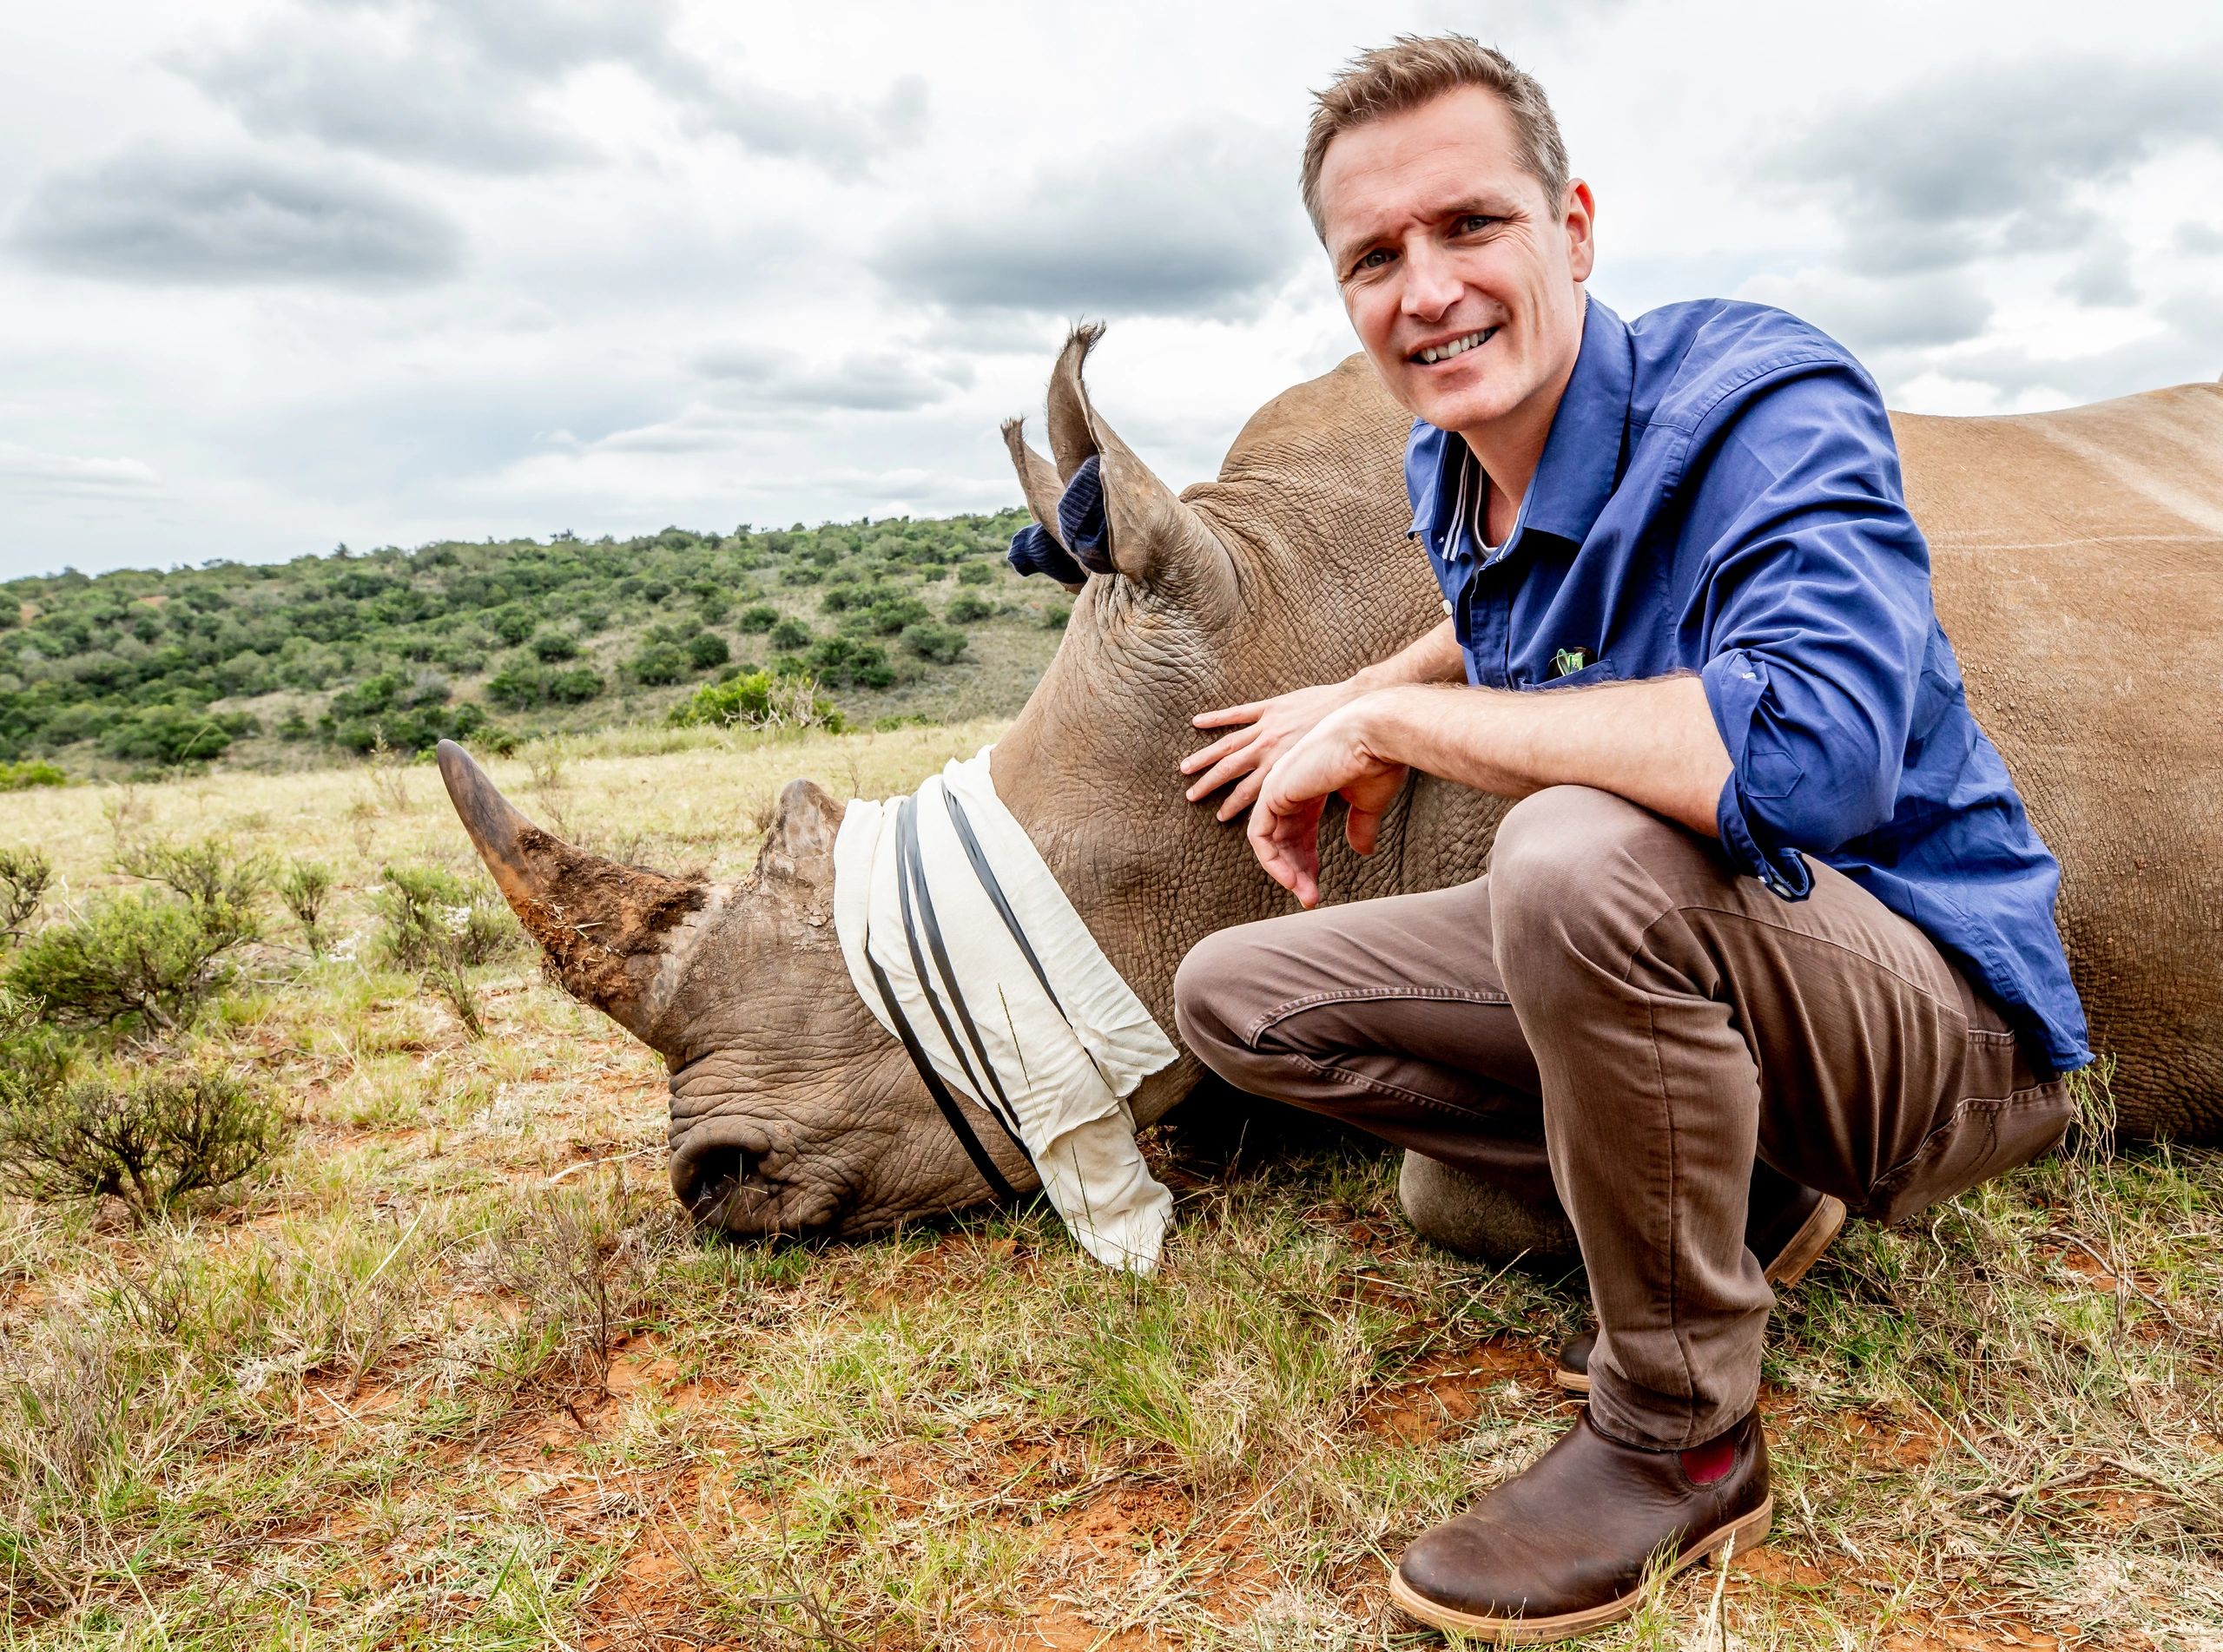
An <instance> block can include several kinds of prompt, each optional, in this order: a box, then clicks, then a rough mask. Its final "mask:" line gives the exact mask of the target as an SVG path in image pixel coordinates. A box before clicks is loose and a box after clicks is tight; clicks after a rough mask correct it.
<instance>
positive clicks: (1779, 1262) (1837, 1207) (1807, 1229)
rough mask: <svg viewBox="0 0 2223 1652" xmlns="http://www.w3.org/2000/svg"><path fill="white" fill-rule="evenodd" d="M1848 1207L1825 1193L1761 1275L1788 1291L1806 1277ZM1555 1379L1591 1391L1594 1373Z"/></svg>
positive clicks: (1576, 1390) (1560, 1372)
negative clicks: (1591, 1378)
mask: <svg viewBox="0 0 2223 1652" xmlns="http://www.w3.org/2000/svg"><path fill="white" fill-rule="evenodd" d="M1844 1219H1845V1208H1844V1201H1843V1200H1842V1199H1832V1198H1831V1196H1830V1195H1828V1194H1826V1193H1825V1194H1824V1195H1822V1202H1821V1203H1819V1204H1817V1205H1816V1206H1815V1207H1814V1208H1813V1209H1812V1211H1811V1212H1810V1213H1809V1214H1807V1217H1806V1220H1805V1221H1804V1222H1801V1223H1800V1224H1799V1227H1798V1232H1797V1233H1795V1234H1791V1241H1790V1242H1789V1243H1788V1244H1786V1245H1785V1246H1784V1247H1783V1248H1782V1249H1781V1250H1779V1251H1778V1252H1777V1253H1776V1257H1775V1260H1773V1261H1771V1262H1770V1263H1769V1264H1768V1265H1767V1267H1766V1269H1765V1271H1764V1272H1763V1273H1762V1274H1761V1275H1760V1277H1761V1278H1763V1279H1765V1280H1767V1282H1768V1283H1769V1284H1770V1285H1772V1286H1774V1287H1776V1288H1777V1289H1778V1290H1783V1291H1787V1290H1789V1289H1790V1288H1791V1287H1792V1286H1794V1285H1796V1284H1798V1281H1799V1280H1803V1279H1804V1278H1805V1277H1806V1271H1807V1269H1809V1268H1811V1267H1813V1266H1814V1264H1815V1263H1816V1262H1818V1261H1819V1260H1822V1253H1823V1252H1824V1251H1825V1250H1827V1249H1829V1247H1831V1245H1833V1244H1835V1243H1836V1242H1837V1235H1838V1234H1841V1233H1843V1232H1844ZM1552 1380H1553V1382H1555V1383H1557V1384H1559V1385H1560V1387H1562V1388H1564V1389H1566V1390H1567V1392H1569V1393H1571V1394H1586V1393H1588V1392H1590V1373H1589V1372H1586V1371H1568V1370H1566V1369H1565V1368H1563V1367H1562V1368H1559V1369H1555V1370H1553V1372H1552Z"/></svg>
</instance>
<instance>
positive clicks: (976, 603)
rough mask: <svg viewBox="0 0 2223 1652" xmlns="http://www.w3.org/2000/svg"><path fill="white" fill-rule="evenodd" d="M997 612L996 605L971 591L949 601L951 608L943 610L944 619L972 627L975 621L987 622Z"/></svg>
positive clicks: (960, 593)
mask: <svg viewBox="0 0 2223 1652" xmlns="http://www.w3.org/2000/svg"><path fill="white" fill-rule="evenodd" d="M995 611H996V605H995V604H994V603H993V602H989V601H987V600H986V598H985V597H980V596H973V593H972V592H970V591H960V592H958V594H957V595H956V596H953V597H951V598H950V599H949V606H948V607H947V608H946V609H942V617H943V618H944V619H946V620H947V621H949V622H951V623H953V624H955V625H970V624H972V623H973V621H975V620H985V619H986V618H987V617H988V616H989V615H992V614H993V613H994V612H995Z"/></svg>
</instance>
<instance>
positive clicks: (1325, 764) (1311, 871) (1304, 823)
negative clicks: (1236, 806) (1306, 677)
mask: <svg viewBox="0 0 2223 1652" xmlns="http://www.w3.org/2000/svg"><path fill="white" fill-rule="evenodd" d="M1368 706H1369V701H1368V700H1367V699H1363V698H1362V699H1360V700H1357V701H1354V702H1352V703H1350V704H1349V705H1346V706H1343V707H1341V708H1338V709H1336V710H1335V711H1332V712H1330V713H1329V714H1328V715H1326V716H1324V717H1323V718H1321V719H1320V720H1319V721H1318V722H1316V724H1315V725H1314V726H1313V727H1312V728H1311V730H1310V731H1309V733H1307V734H1303V735H1302V736H1301V737H1299V738H1298V739H1297V740H1296V741H1295V742H1294V743H1293V744H1291V745H1290V747H1289V748H1288V750H1287V751H1286V752H1284V753H1283V754H1282V756H1281V758H1280V759H1279V760H1277V761H1276V762H1275V763H1274V764H1273V765H1272V766H1271V767H1270V768H1269V769H1267V770H1266V771H1265V772H1264V773H1263V775H1261V776H1259V777H1258V780H1259V781H1260V784H1259V785H1257V787H1255V788H1254V789H1256V790H1257V807H1255V808H1253V809H1252V810H1251V811H1250V852H1252V853H1253V854H1255V855H1257V857H1258V864H1259V865H1262V866H1263V867H1264V868H1265V869H1266V875H1267V876H1268V877H1270V878H1271V879H1273V880H1274V881H1275V882H1276V883H1277V884H1279V885H1281V886H1282V887H1283V888H1284V889H1286V890H1288V891H1289V892H1290V893H1291V894H1293V895H1295V896H1296V898H1297V899H1298V901H1299V902H1301V903H1302V904H1303V905H1306V906H1317V905H1319V904H1320V815H1321V812H1322V811H1323V809H1324V808H1326V806H1327V803H1328V800H1329V798H1331V797H1335V796H1338V795H1340V796H1341V797H1342V800H1343V801H1344V802H1345V803H1347V804H1349V806H1350V814H1349V819H1347V820H1346V821H1345V822H1344V826H1343V835H1344V837H1345V838H1346V839H1348V840H1349V843H1350V846H1351V847H1352V848H1353V849H1354V850H1356V851H1357V852H1359V853H1360V854H1362V855H1370V854H1372V853H1373V852H1374V844H1375V838H1376V836H1377V835H1378V834H1379V833H1380V832H1381V829H1382V813H1383V811H1384V810H1386V809H1388V808H1389V805H1390V804H1391V803H1392V802H1393V801H1394V800H1395V799H1396V796H1397V793H1398V792H1399V790H1400V789H1402V787H1403V786H1404V784H1405V765H1404V764H1402V763H1399V762H1394V761H1392V760H1389V759H1387V758H1385V757H1382V755H1380V754H1378V753H1376V752H1375V750H1374V749H1373V747H1372V746H1371V744H1370V742H1369V731H1368V718H1367V714H1366V713H1367V708H1368ZM1222 818H1223V819H1224V818H1225V817H1224V815H1223V816H1222Z"/></svg>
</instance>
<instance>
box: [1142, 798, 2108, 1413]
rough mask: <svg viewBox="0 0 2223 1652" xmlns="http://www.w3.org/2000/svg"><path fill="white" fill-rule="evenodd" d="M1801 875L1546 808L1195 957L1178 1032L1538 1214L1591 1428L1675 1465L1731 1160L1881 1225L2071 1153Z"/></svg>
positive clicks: (1715, 1302)
mask: <svg viewBox="0 0 2223 1652" xmlns="http://www.w3.org/2000/svg"><path fill="white" fill-rule="evenodd" d="M1813 874H1814V888H1813V892H1812V894H1811V895H1810V896H1809V897H1808V898H1806V899H1804V900H1803V901H1796V902H1787V901H1783V900H1779V899H1778V898H1776V897H1775V896H1773V895H1771V894H1770V893H1768V892H1767V891H1766V890H1765V889H1764V888H1763V887H1761V885H1759V883H1758V881H1757V880H1755V879H1750V878H1745V877H1740V876H1738V875H1737V874H1736V872H1734V871H1733V870H1732V867H1731V866H1730V865H1729V863H1728V861H1727V860H1726V859H1725V858H1724V857H1723V856H1722V854H1721V852H1720V850H1719V848H1718V846H1716V845H1715V844H1713V843H1712V842H1710V841H1708V840H1706V839H1701V838H1699V837H1698V836H1697V835H1695V834H1694V833H1690V832H1687V831H1685V830H1684V829H1683V828H1682V827H1680V826H1675V825H1672V824H1671V823H1670V822H1668V821H1666V820H1663V819H1660V818H1659V816H1657V815H1655V814H1652V813H1648V812H1646V810H1644V809H1641V808H1639V807H1638V806H1636V805H1634V804H1633V803H1630V802H1628V801H1626V800H1624V799H1621V798H1619V797H1616V796H1614V795H1613V794H1612V793H1606V792H1600V791H1593V790H1592V789H1591V788H1589V787H1573V786H1563V787H1553V788H1552V789H1551V790H1549V791H1545V792H1540V793H1536V794H1535V795H1534V796H1533V797H1530V798H1527V799H1526V800H1523V801H1521V802H1520V803H1519V804H1517V805H1515V806H1514V808H1513V809H1512V810H1511V811H1509V812H1508V813H1507V815H1506V817H1505V819H1504V822H1503V824H1502V825H1501V826H1500V827H1499V829H1498V835H1497V842H1496V846H1495V847H1494V849H1493V851H1492V852H1491V855H1490V862H1489V870H1488V872H1487V875H1486V876H1484V877H1481V878H1478V879H1475V880H1474V882H1472V883H1468V884H1462V885H1458V886H1457V887H1455V888H1450V889H1441V890H1435V891H1433V892H1429V893H1427V894H1421V895H1400V896H1395V897H1392V898H1387V899H1382V900H1369V901H1361V902H1356V903H1354V904H1353V905H1347V906H1335V907H1323V908H1322V909H1319V910H1317V911H1315V912H1298V913H1294V914H1292V915H1290V916H1288V917H1284V918H1269V919H1267V920H1266V921H1264V922H1263V923H1257V924H1247V925H1242V926H1240V927H1238V928H1236V929H1230V930H1224V931H1220V932H1219V933H1218V934H1216V935H1213V936H1211V937H1210V938H1207V939H1205V940H1204V942H1202V943H1201V944H1198V945H1197V948H1196V949H1195V950H1194V951H1191V953H1190V954H1189V956H1188V958H1186V959H1185V960H1184V962H1183V964H1182V965H1181V971H1180V973H1179V975H1178V976H1177V977H1176V979H1175V983H1174V994H1175V1004H1176V1011H1177V1020H1178V1023H1179V1026H1180V1030H1181V1035H1182V1037H1184V1039H1186V1040H1187V1042H1188V1044H1189V1048H1190V1049H1191V1050H1194V1051H1195V1052H1196V1053H1197V1056H1200V1057H1201V1058H1202V1059H1203V1060H1204V1061H1205V1062H1206V1063H1209V1064H1210V1066H1211V1067H1212V1068H1213V1070H1216V1071H1217V1072H1218V1073H1219V1074H1220V1075H1221V1076H1224V1077H1225V1078H1227V1079H1228V1080H1229V1081H1230V1082H1231V1083H1235V1084H1237V1085H1238V1086H1240V1087H1241V1088H1243V1089H1247V1090H1250V1091H1252V1092H1253V1093H1255V1094H1258V1095H1263V1096H1272V1097H1275V1098H1276V1099H1278V1100H1282V1101H1286V1102H1294V1103H1295V1104H1296V1105H1297V1106H1300V1107H1304V1108H1309V1109H1313V1110H1315V1111H1317V1112H1323V1113H1329V1114H1332V1115H1334V1116H1337V1117H1339V1118H1342V1119H1346V1120H1349V1122H1352V1123H1355V1124H1358V1125H1361V1126H1362V1127H1363V1128H1365V1129H1369V1130H1371V1131H1373V1132H1374V1133H1375V1134H1376V1135H1381V1136H1383V1137H1386V1138H1387V1139H1388V1140H1389V1141H1391V1142H1395V1143H1397V1144H1398V1145H1399V1146H1402V1147H1405V1148H1408V1149H1412V1150H1414V1151H1415V1152H1417V1153H1421V1154H1423V1155H1427V1156H1428V1157H1430V1158H1434V1159H1440V1160H1442V1161H1444V1162H1447V1163H1448V1164H1451V1165H1454V1166H1455V1167H1457V1168H1460V1169H1462V1170H1465V1171H1468V1172H1469V1173H1471V1174H1473V1175H1477V1176H1481V1177H1485V1178H1487V1179H1489V1180H1491V1181H1495V1182H1498V1183H1500V1184H1501V1185H1503V1186H1504V1187H1505V1188H1507V1191H1508V1192H1511V1193H1514V1195H1516V1196H1520V1197H1524V1198H1527V1199H1529V1200H1532V1201H1535V1200H1548V1199H1549V1198H1550V1197H1551V1196H1552V1195H1553V1191H1554V1190H1556V1193H1557V1196H1558V1198H1559V1201H1560V1203H1561V1204H1562V1205H1563V1206H1564V1207H1565V1208H1566V1213H1567V1218H1568V1219H1569V1221H1572V1223H1573V1227H1574V1231H1575V1234H1576V1237H1577V1238H1578V1239H1579V1240H1580V1242H1581V1246H1582V1254H1583V1260H1584V1262H1585V1263H1586V1269H1587V1273H1588V1275H1589V1280H1590V1293H1591V1299H1592V1301H1593V1304H1594V1306H1595V1307H1596V1310H1597V1314H1598V1323H1599V1329H1600V1337H1599V1343H1598V1348H1597V1351H1596V1352H1595V1353H1593V1355H1592V1357H1591V1361H1590V1372H1591V1379H1592V1392H1591V1402H1590V1403H1591V1410H1592V1414H1593V1418H1594V1420H1595V1421H1596V1422H1597V1423H1598V1425H1600V1427H1602V1428H1604V1429H1605V1430H1606V1432H1609V1433H1611V1434H1613V1435H1616V1436H1619V1438H1622V1439H1624V1440H1626V1441H1627V1442H1629V1443H1631V1444H1633V1445H1646V1446H1652V1447H1656V1448H1659V1449H1663V1450H1665V1449H1679V1448H1683V1447H1686V1446H1690V1445H1696V1444H1699V1443H1701V1442H1703V1441H1705V1440H1709V1439H1712V1438H1714V1437H1715V1436H1716V1435H1718V1434H1719V1433H1721V1432H1724V1431H1725V1430H1726V1429H1727V1428H1729V1427H1730V1426H1731V1425H1733V1424H1735V1423H1736V1422H1737V1421H1738V1419H1739V1418H1742V1417H1743V1416H1744V1415H1745V1412H1748V1411H1750V1410H1751V1408H1752V1405H1753V1402H1754V1399H1755V1397H1756V1395H1757V1393H1758V1386H1759V1372H1760V1336H1761V1332H1762V1329H1763V1327H1764V1326H1765V1323H1766V1320H1767V1314H1768V1309H1769V1307H1770V1306H1771V1304H1772V1302H1773V1300H1774V1298H1773V1296H1772V1294H1771V1292H1770V1291H1769V1289H1768V1287H1767V1285H1766V1284H1765V1281H1764V1280H1762V1279H1761V1277H1760V1262H1759V1260H1758V1259H1756V1258H1755V1257H1754V1256H1753V1255H1752V1254H1751V1253H1750V1252H1749V1251H1748V1250H1746V1249H1745V1243H1744V1230H1745V1203H1746V1194H1747V1190H1748V1188H1749V1187H1750V1185H1751V1177H1752V1175H1753V1165H1754V1162H1755V1159H1756V1158H1757V1159H1758V1161H1759V1162H1762V1163H1764V1164H1765V1165H1768V1166H1771V1167H1773V1168H1774V1169H1775V1170H1777V1171H1778V1172H1780V1173H1782V1174H1783V1175H1786V1176H1789V1177H1791V1178H1792V1179H1793V1180H1795V1181H1799V1182H1803V1183H1804V1184H1805V1185H1806V1186H1808V1187H1811V1188H1819V1189H1821V1190H1822V1191H1823V1192H1824V1193H1830V1194H1834V1195H1837V1197H1838V1198H1840V1199H1843V1200H1844V1201H1845V1202H1846V1203H1847V1204H1848V1205H1850V1207H1851V1208H1853V1209H1854V1210H1855V1211H1856V1212H1859V1213H1861V1214H1867V1215H1870V1216H1874V1217H1877V1218H1879V1219H1883V1220H1889V1219H1890V1218H1893V1217H1896V1216H1899V1215H1903V1214H1907V1213H1909V1212H1910V1211H1914V1210H1918V1209H1920V1208H1923V1206H1925V1205H1927V1204H1929V1203H1931V1202H1933V1201H1936V1200H1939V1199H1943V1198H1946V1197H1949V1196H1950V1195H1953V1194H1956V1193H1958V1192H1960V1191H1961V1190H1962V1189H1963V1188H1970V1187H1973V1186H1975V1185H1976V1183H1977V1182H1979V1181H1983V1180H1984V1179H1985V1178H1987V1177H1989V1176H1992V1175H1997V1174H1998V1173H1999V1172H2001V1171H2003V1170H2007V1169H2010V1168H2013V1167H2014V1166H2015V1165H2018V1164H2022V1163H2024V1162H2028V1160H2030V1159H2033V1158H2035V1157H2036V1156H2037V1155H2040V1154H2041V1153H2043V1152H2044V1151H2045V1150H2046V1149H2048V1148H2050V1147H2051V1146H2053V1145H2054V1143H2055V1142H2057V1141H2058V1140H2059V1139H2060V1137H2061V1134H2062V1132H2063V1131H2064V1130H2065V1129H2067V1128H2068V1114H2069V1105H2070V1104H2069V1101H2068V1094H2067V1085H2066V1083H2065V1082H2064V1081H2062V1080H2061V1079H2059V1078H2055V1077H2048V1076H2042V1075H2041V1074H2040V1073H2039V1072H2036V1071H2034V1070H2033V1069H2032V1067H2031V1064H2030V1063H2029V1062H2028V1060H2027V1058H2026V1057H2025V1056H2023V1054H2022V1051H2021V1050H2020V1049H2019V1048H2018V1047H2017V1044H2016V1041H2015V1036H2014V1034H2013V1033H2011V1032H2010V1031H2009V1030H2008V1027H2007V1024H2006V1023H2005V1021H2004V1020H2003V1019H2002V1017H2001V1015H2000V1013H1999V1010H1998V1009H1997V1007H1996V1006H1995V1004H1992V1003H1991V1002H1990V1000H1989V998H1987V997H1985V996H1984V995H1983V994H1982V993H1981V992H1980V991H1977V990H1976V988H1975V987H1974V986H1972V985H1971V984H1970V983H1969V980H1968V979H1967V978H1966V977H1964V976H1963V975H1962V973H1961V972H1960V971H1959V970H1958V969H1956V967H1955V966H1954V965H1953V964H1951V963H1950V962H1949V961H1948V960H1947V959H1946V958H1944V957H1943V956H1942V955H1941V954H1940V953H1939V952H1938V951H1937V949H1936V947H1935V946H1933V945H1932V944H1930V942H1929V938H1927V937H1926V936H1925V935H1923V932H1922V931H1921V930H1920V929H1918V928H1916V926H1915V925H1913V924H1910V923H1909V922H1908V921H1907V920H1906V919H1904V918H1900V917H1898V916H1897V915H1896V913H1894V912H1891V911H1890V909H1889V908H1887V907H1886V906H1884V905H1883V903H1882V902H1880V901H1878V900H1877V898H1875V897H1874V896H1872V895H1870V894H1869V893H1868V892H1866V891H1865V890H1863V889H1862V888H1861V887H1860V886H1859V885H1857V884H1855V883H1853V882H1852V881H1851V880H1850V879H1848V878H1846V877H1844V875H1843V874H1841V873H1839V872H1834V871H1832V870H1831V869H1830V868H1829V867H1826V866H1824V865H1821V864H1819V863H1818V862H1815V863H1813Z"/></svg>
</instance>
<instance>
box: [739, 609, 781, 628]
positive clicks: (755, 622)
mask: <svg viewBox="0 0 2223 1652" xmlns="http://www.w3.org/2000/svg"><path fill="white" fill-rule="evenodd" d="M779 622H780V610H779V609H776V608H774V607H773V606H772V605H771V604H770V603H769V602H757V603H755V604H753V605H752V606H750V607H748V608H745V609H742V611H741V629H742V630H744V631H749V632H758V631H768V630H770V629H772V628H773V627H774V626H775V625H777V624H778V623H779Z"/></svg>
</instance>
